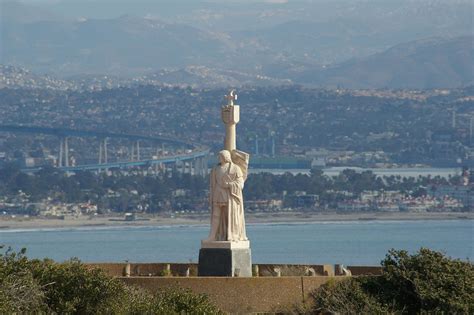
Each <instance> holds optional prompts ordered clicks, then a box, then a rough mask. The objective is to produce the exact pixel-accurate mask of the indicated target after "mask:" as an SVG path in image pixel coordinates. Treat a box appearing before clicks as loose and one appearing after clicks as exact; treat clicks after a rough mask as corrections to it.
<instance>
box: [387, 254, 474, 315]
mask: <svg viewBox="0 0 474 315" xmlns="http://www.w3.org/2000/svg"><path fill="white" fill-rule="evenodd" d="M382 266H383V274H382V276H381V278H380V280H379V283H380V284H379V286H378V287H379V289H378V292H379V293H378V294H379V295H380V298H381V299H383V300H385V301H394V302H395V303H396V304H397V305H398V306H399V308H400V309H402V308H404V309H405V311H406V312H407V313H420V312H433V313H442V312H444V313H446V314H472V313H474V266H473V265H472V263H470V262H466V261H461V260H459V259H451V258H449V257H446V256H445V255H443V254H442V253H440V252H436V251H432V250H429V249H427V248H421V249H420V250H419V252H418V253H416V254H414V255H409V254H408V252H407V251H404V250H400V251H397V250H393V249H392V250H390V251H389V253H388V254H387V256H386V257H385V259H384V260H383V261H382Z"/></svg>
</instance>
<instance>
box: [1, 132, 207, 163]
mask: <svg viewBox="0 0 474 315" xmlns="http://www.w3.org/2000/svg"><path fill="white" fill-rule="evenodd" d="M0 132H11V133H32V134H46V135H52V136H57V137H60V138H61V137H68V136H71V137H96V138H122V139H129V140H134V141H138V140H146V141H152V142H165V143H170V144H174V145H178V146H181V147H185V148H187V149H191V150H193V151H192V152H190V153H186V154H178V155H172V156H164V157H160V158H158V159H148V160H139V161H124V162H110V163H97V164H84V165H76V166H61V167H59V169H61V170H63V171H66V172H74V171H84V170H103V169H114V168H128V167H138V166H151V165H156V164H169V163H176V162H183V161H196V160H199V161H200V162H201V163H200V168H201V169H203V168H206V169H207V157H208V155H209V149H208V148H205V147H198V146H196V145H194V144H192V143H189V142H186V141H183V140H178V139H173V138H168V137H161V136H160V137H152V136H142V135H134V134H120V133H111V132H101V131H89V130H74V129H67V128H50V127H35V126H15V125H0ZM40 169H41V167H31V168H25V169H24V171H26V172H35V171H39V170H40Z"/></svg>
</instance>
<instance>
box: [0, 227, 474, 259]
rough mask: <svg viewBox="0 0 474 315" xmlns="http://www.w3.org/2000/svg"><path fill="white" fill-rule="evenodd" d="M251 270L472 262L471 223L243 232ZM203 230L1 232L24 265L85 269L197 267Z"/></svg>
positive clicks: (253, 229)
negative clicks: (417, 260)
mask: <svg viewBox="0 0 474 315" xmlns="http://www.w3.org/2000/svg"><path fill="white" fill-rule="evenodd" d="M247 230H248V231H247V234H248V236H249V238H250V241H251V249H252V258H253V262H254V263H301V264H304V263H308V264H323V263H328V264H336V263H340V264H344V265H379V264H380V261H381V260H382V259H383V258H384V256H385V254H386V253H387V251H388V249H390V248H396V249H406V250H408V251H410V252H414V251H416V250H418V249H419V248H420V247H428V248H431V249H435V250H439V251H443V252H444V253H446V254H447V255H449V256H451V257H455V258H461V259H464V260H465V259H469V260H472V259H473V257H474V245H473V244H474V221H473V220H426V221H424V220H423V221H348V222H318V223H289V224H251V225H248V226H247ZM208 231H209V227H208V226H162V227H99V228H98V227H94V228H74V229H38V230H1V231H0V244H3V245H6V246H11V247H13V248H14V249H20V248H22V247H26V248H27V255H28V256H29V257H37V258H43V257H50V258H53V259H55V260H57V261H63V260H67V259H69V258H71V257H78V258H79V259H81V260H82V261H85V262H124V261H130V262H197V260H198V253H199V248H200V240H201V239H203V238H205V237H206V236H207V233H208Z"/></svg>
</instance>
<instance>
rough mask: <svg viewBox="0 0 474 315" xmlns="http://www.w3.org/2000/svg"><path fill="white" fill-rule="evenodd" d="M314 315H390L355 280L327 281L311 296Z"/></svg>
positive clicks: (386, 309)
mask: <svg viewBox="0 0 474 315" xmlns="http://www.w3.org/2000/svg"><path fill="white" fill-rule="evenodd" d="M311 296H312V298H313V302H314V308H313V310H312V311H313V313H315V314H327V313H329V314H334V313H335V314H390V313H392V311H391V310H390V309H389V308H388V307H386V306H384V305H383V304H381V303H380V302H379V301H378V300H377V299H376V297H374V296H371V295H369V294H367V292H365V291H364V289H363V288H362V287H361V283H360V282H359V281H358V279H357V278H347V279H344V280H340V281H329V282H327V283H325V284H324V285H322V286H321V287H319V288H318V289H317V290H315V291H314V292H313V293H312V294H311Z"/></svg>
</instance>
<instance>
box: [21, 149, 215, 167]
mask: <svg viewBox="0 0 474 315" xmlns="http://www.w3.org/2000/svg"><path fill="white" fill-rule="evenodd" d="M208 155H209V150H208V149H203V150H201V151H194V152H192V153H188V154H179V155H171V156H165V157H161V158H158V159H152V160H141V161H129V162H111V163H102V164H84V165H76V166H62V167H58V168H59V169H60V170H62V171H65V172H77V171H96V170H104V169H123V168H129V167H138V166H151V165H155V164H169V163H176V162H185V161H194V160H196V159H199V158H204V159H206V158H207V156H208ZM204 167H207V165H205V166H204ZM39 170H41V167H30V168H24V169H23V171H25V172H37V171H39Z"/></svg>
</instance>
